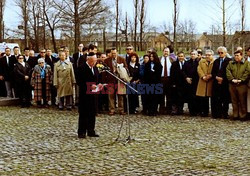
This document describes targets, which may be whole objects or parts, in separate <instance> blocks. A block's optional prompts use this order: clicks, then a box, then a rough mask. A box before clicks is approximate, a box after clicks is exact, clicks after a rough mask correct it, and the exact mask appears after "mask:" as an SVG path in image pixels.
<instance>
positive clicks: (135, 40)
mask: <svg viewBox="0 0 250 176" xmlns="http://www.w3.org/2000/svg"><path fill="white" fill-rule="evenodd" d="M134 8H135V12H134V13H135V14H134V15H135V16H134V50H135V51H136V50H137V24H138V22H137V21H138V0H134Z"/></svg>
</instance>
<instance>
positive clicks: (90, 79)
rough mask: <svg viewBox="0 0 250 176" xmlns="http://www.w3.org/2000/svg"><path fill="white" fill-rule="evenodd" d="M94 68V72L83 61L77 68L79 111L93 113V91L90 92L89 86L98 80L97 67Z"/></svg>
mask: <svg viewBox="0 0 250 176" xmlns="http://www.w3.org/2000/svg"><path fill="white" fill-rule="evenodd" d="M93 69H94V74H93V72H92V70H91V69H90V68H89V66H88V65H87V64H86V62H85V63H83V65H82V66H81V67H79V68H78V73H79V75H78V77H77V84H78V86H79V112H81V113H84V114H87V115H89V114H92V115H95V113H96V109H95V93H92V94H91V90H90V86H91V85H92V84H97V82H98V74H99V73H98V69H97V68H96V67H94V68H93Z"/></svg>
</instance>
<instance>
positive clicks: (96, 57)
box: [87, 54, 97, 59]
mask: <svg viewBox="0 0 250 176" xmlns="http://www.w3.org/2000/svg"><path fill="white" fill-rule="evenodd" d="M91 57H94V58H97V57H96V54H95V55H93V56H87V59H89V58H91Z"/></svg>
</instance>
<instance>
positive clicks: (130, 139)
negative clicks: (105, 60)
mask: <svg viewBox="0 0 250 176" xmlns="http://www.w3.org/2000/svg"><path fill="white" fill-rule="evenodd" d="M103 71H106V72H107V73H109V74H110V75H112V76H113V77H114V78H116V79H117V80H119V81H120V82H121V83H123V84H124V85H126V86H127V88H129V89H131V90H133V91H134V92H136V93H137V94H138V93H139V92H138V91H137V90H136V89H134V88H133V87H132V86H131V85H129V84H128V83H127V82H125V81H123V80H122V79H121V78H119V77H118V76H117V75H115V74H114V73H112V72H110V70H109V68H108V69H105V70H103ZM126 98H127V126H126V134H128V137H127V138H126V139H125V143H124V144H127V143H131V142H132V141H135V140H140V141H150V139H133V138H132V137H131V127H130V117H129V100H128V93H126ZM125 117H126V116H125V115H123V120H122V123H121V126H120V129H119V132H118V136H117V138H116V139H115V142H117V141H118V140H119V139H120V136H121V131H122V127H123V123H124V121H125ZM127 128H128V133H127Z"/></svg>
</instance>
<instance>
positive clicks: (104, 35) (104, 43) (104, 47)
mask: <svg viewBox="0 0 250 176" xmlns="http://www.w3.org/2000/svg"><path fill="white" fill-rule="evenodd" d="M105 33H106V29H105V27H104V28H103V52H104V53H105V52H106V34H105Z"/></svg>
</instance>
